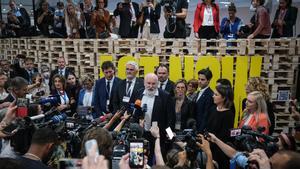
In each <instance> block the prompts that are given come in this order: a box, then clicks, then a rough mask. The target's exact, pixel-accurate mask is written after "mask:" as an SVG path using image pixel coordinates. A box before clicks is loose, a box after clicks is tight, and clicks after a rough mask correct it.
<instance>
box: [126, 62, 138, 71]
mask: <svg viewBox="0 0 300 169" xmlns="http://www.w3.org/2000/svg"><path fill="white" fill-rule="evenodd" d="M127 65H132V66H134V68H135V70H139V65H138V64H137V63H136V62H135V61H132V60H131V61H128V62H127V63H126V66H127Z"/></svg>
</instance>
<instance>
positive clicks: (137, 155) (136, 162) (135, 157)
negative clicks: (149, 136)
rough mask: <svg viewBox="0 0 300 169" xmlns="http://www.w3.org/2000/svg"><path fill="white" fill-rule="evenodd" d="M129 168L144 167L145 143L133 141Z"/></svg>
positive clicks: (130, 149) (130, 147)
mask: <svg viewBox="0 0 300 169" xmlns="http://www.w3.org/2000/svg"><path fill="white" fill-rule="evenodd" d="M129 151H130V152H129V166H130V167H131V168H143V167H144V142H143V141H131V142H130V145H129Z"/></svg>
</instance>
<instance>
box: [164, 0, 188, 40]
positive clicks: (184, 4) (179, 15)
mask: <svg viewBox="0 0 300 169" xmlns="http://www.w3.org/2000/svg"><path fill="white" fill-rule="evenodd" d="M161 5H162V6H164V12H165V19H166V22H167V25H166V27H165V32H164V38H186V29H185V27H186V23H185V19H186V17H187V10H188V6H189V3H188V1H187V0H176V1H175V0H164V1H162V2H161Z"/></svg>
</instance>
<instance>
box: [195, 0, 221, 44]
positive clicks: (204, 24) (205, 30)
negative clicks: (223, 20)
mask: <svg viewBox="0 0 300 169" xmlns="http://www.w3.org/2000/svg"><path fill="white" fill-rule="evenodd" d="M219 15H220V9H219V6H218V5H217V4H216V3H215V0H203V1H202V3H199V4H198V5H197V8H196V11H195V18H194V33H195V37H196V38H200V39H201V38H204V39H216V38H218V36H219V32H220V19H219Z"/></svg>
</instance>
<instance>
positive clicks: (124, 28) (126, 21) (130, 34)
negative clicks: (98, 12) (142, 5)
mask: <svg viewBox="0 0 300 169" xmlns="http://www.w3.org/2000/svg"><path fill="white" fill-rule="evenodd" d="M119 4H122V6H123V8H122V9H119V8H118V6H119ZM132 5H133V8H134V12H135V17H136V19H138V18H139V16H140V12H139V4H137V3H135V2H132ZM118 15H120V27H119V35H120V36H121V37H124V38H136V37H137V35H138V26H133V27H132V25H131V18H132V16H131V12H130V4H129V3H121V2H120V3H118V4H117V7H116V9H115V10H114V16H118Z"/></svg>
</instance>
